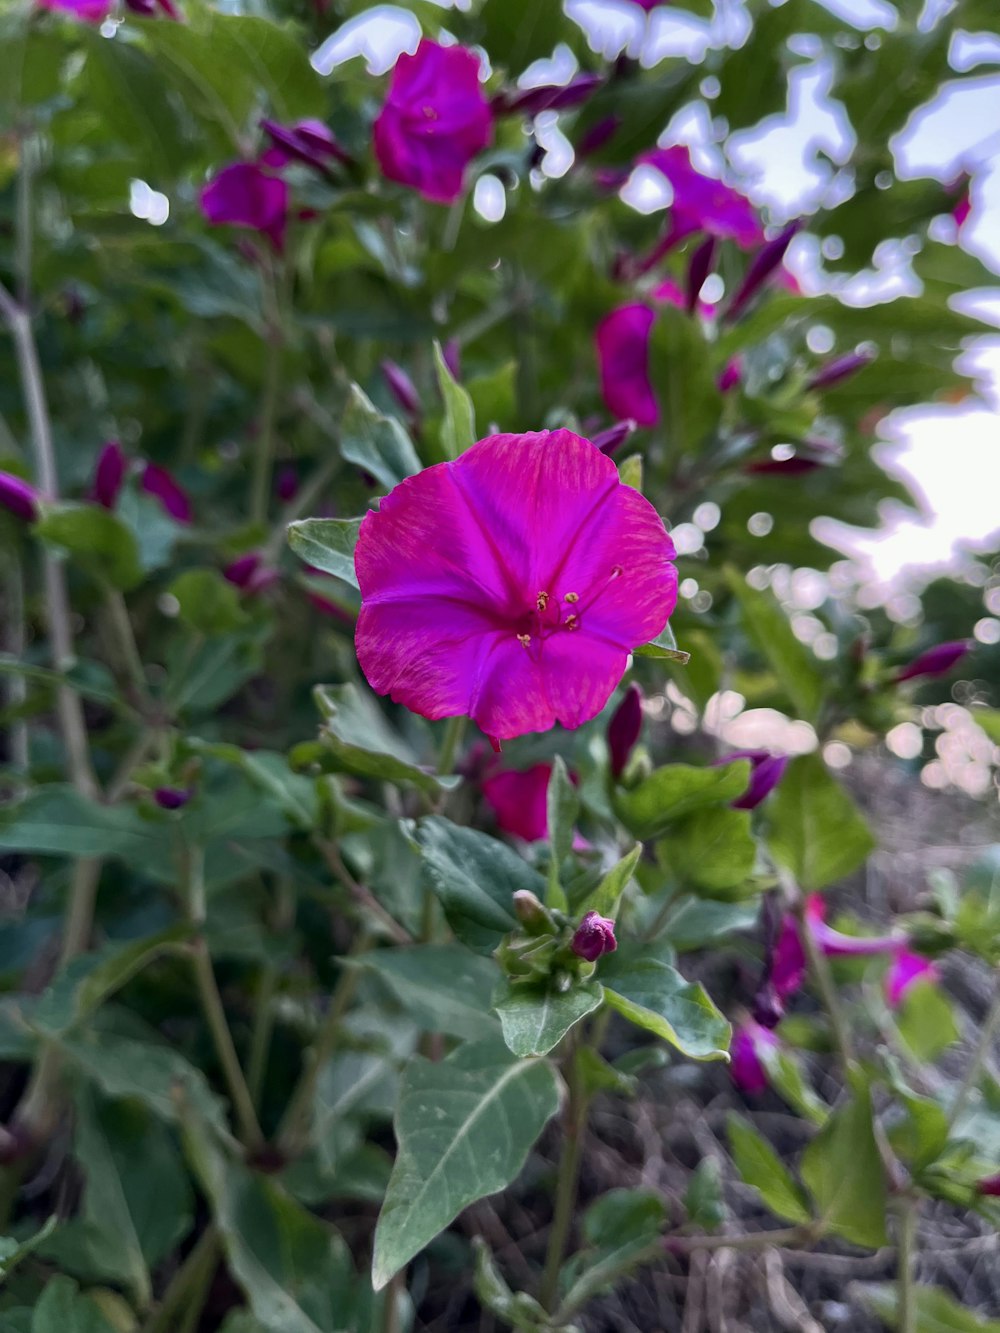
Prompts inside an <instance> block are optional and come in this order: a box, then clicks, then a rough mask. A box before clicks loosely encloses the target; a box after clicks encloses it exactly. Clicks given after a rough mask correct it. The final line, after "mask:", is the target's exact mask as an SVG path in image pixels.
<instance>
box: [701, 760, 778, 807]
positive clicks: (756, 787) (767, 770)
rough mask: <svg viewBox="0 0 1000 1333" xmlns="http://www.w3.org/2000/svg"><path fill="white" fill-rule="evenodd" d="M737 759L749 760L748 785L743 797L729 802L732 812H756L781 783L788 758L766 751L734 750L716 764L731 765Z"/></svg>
mask: <svg viewBox="0 0 1000 1333" xmlns="http://www.w3.org/2000/svg"><path fill="white" fill-rule="evenodd" d="M737 759H749V760H750V783H749V785H748V787H747V789H746V791H745V792H744V793H743V795H742V796H739V797H737V798H736V800H735V801H732V802H731V804H732V807H733V809H734V810H756V809H757V807H758V805H760V803H761V801H763V799H764V797H765V796H769V795H770V794H771V792H772V791H774V789H775V787H776V786H777V785H778V783H779V782H780V781H781V777H782V774H783V773H784V771H785V769H786V767H787V766H788V756H787V755H783V754H771V753H770V751H768V750H734V751H733V752H732V754H727V755H725V756H724V757H723V758H722V759H720V760H719V761H718V762H719V763H720V764H731V763H733V762H734V761H735V760H737Z"/></svg>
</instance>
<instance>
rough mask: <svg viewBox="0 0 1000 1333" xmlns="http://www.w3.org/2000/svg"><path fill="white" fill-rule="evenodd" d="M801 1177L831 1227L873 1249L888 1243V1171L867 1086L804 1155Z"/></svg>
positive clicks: (825, 1127) (825, 1128)
mask: <svg viewBox="0 0 1000 1333" xmlns="http://www.w3.org/2000/svg"><path fill="white" fill-rule="evenodd" d="M801 1173H802V1179H803V1180H804V1181H805V1183H806V1186H807V1188H808V1189H809V1191H810V1193H811V1194H812V1196H813V1199H814V1200H815V1203H816V1208H817V1210H818V1213H819V1216H820V1217H821V1218H822V1219H823V1221H824V1222H825V1223H826V1225H827V1226H828V1227H830V1228H831V1229H832V1230H834V1231H837V1232H839V1233H840V1235H842V1236H843V1237H844V1238H845V1240H849V1241H852V1242H853V1243H854V1244H855V1245H865V1246H867V1247H868V1248H869V1249H873V1250H876V1249H878V1247H879V1246H880V1245H884V1244H885V1243H886V1234H885V1212H886V1188H885V1172H884V1170H883V1167H882V1159H881V1157H880V1156H879V1150H878V1146H877V1144H876V1142H875V1134H874V1131H873V1129H872V1104H871V1095H870V1093H869V1091H868V1089H867V1088H866V1087H863V1088H861V1089H860V1090H859V1091H857V1092H856V1093H855V1095H854V1097H852V1099H851V1100H850V1101H849V1102H848V1103H847V1105H845V1106H842V1107H841V1108H840V1109H839V1110H836V1111H834V1112H833V1114H832V1115H831V1116H830V1118H829V1120H827V1122H826V1124H825V1125H824V1126H823V1128H822V1129H821V1130H820V1132H819V1133H818V1134H817V1135H816V1137H815V1138H814V1139H813V1141H812V1143H810V1145H809V1147H808V1148H807V1149H806V1150H805V1152H804V1153H803V1154H802V1165H801Z"/></svg>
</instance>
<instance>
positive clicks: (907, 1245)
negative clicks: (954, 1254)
mask: <svg viewBox="0 0 1000 1333" xmlns="http://www.w3.org/2000/svg"><path fill="white" fill-rule="evenodd" d="M898 1217H899V1243H898V1245H897V1248H896V1266H897V1276H896V1283H897V1287H898V1290H899V1333H917V1302H916V1283H915V1282H914V1280H913V1277H914V1273H913V1269H914V1260H915V1258H916V1241H917V1200H916V1199H915V1198H914V1197H913V1196H912V1195H903V1196H902V1198H901V1199H900V1203H899V1214H898Z"/></svg>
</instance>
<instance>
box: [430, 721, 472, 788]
mask: <svg viewBox="0 0 1000 1333" xmlns="http://www.w3.org/2000/svg"><path fill="white" fill-rule="evenodd" d="M468 722H469V719H468V718H467V717H465V716H464V715H463V716H461V717H450V718H449V719H448V721H447V722H446V723H445V728H444V735H443V736H442V737H441V749H440V750H439V751H438V759H437V771H438V773H441V774H444V773H450V772H451V771H452V769H453V768H454V767H455V759H456V756H457V755H458V751H459V749H460V748H461V745H462V741H463V739H464V737H465V728H466V727H467V726H468Z"/></svg>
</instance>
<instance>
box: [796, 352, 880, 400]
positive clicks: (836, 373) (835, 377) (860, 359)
mask: <svg viewBox="0 0 1000 1333" xmlns="http://www.w3.org/2000/svg"><path fill="white" fill-rule="evenodd" d="M874 359H875V358H874V354H873V353H871V352H848V353H847V355H846V356H838V357H835V358H834V359H833V360H832V361H827V363H826V365H823V366H820V368H819V370H817V371H816V372H815V374H813V375H811V376H810V377H809V379H808V380H807V381H806V388H807V389H809V390H810V391H813V390H816V389H832V388H833V386H834V385H835V384H840V383H841V382H842V381H843V380H847V379H850V378H851V376H852V375H856V374H857V373H858V371H859V370H864V368H865V366H867V365H869V364H870V363H871V362H872V361H873V360H874Z"/></svg>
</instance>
